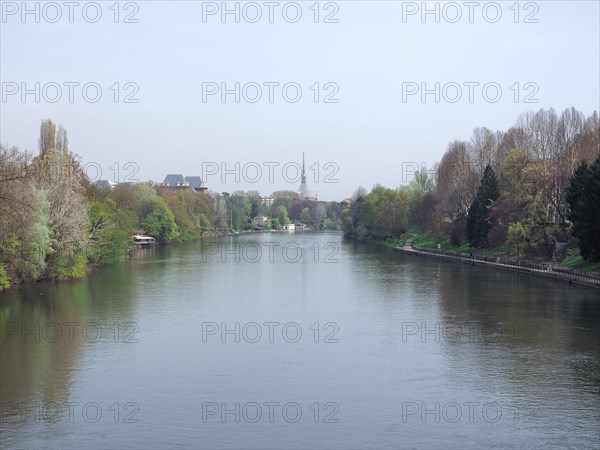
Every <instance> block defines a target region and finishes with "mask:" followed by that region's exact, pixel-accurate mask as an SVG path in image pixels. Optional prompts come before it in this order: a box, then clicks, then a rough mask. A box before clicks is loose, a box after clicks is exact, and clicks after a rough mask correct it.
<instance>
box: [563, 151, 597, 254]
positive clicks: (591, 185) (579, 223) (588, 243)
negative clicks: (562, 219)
mask: <svg viewBox="0 0 600 450" xmlns="http://www.w3.org/2000/svg"><path fill="white" fill-rule="evenodd" d="M567 203H568V205H569V215H568V217H569V220H570V221H571V222H573V235H574V236H575V237H576V238H577V239H579V249H580V252H581V256H583V258H584V259H586V260H589V261H593V262H597V261H600V208H599V207H598V205H600V156H598V157H597V158H596V160H595V161H594V162H593V163H592V165H591V166H588V165H587V164H586V163H585V162H582V163H581V165H580V166H579V167H578V168H577V170H575V173H574V174H573V177H572V178H571V181H570V183H569V186H568V188H567Z"/></svg>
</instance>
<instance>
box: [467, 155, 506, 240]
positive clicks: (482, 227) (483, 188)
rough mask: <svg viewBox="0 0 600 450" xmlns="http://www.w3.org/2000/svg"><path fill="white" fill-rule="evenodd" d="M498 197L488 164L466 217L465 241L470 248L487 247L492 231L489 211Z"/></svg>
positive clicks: (496, 185) (494, 179) (496, 186)
mask: <svg viewBox="0 0 600 450" xmlns="http://www.w3.org/2000/svg"><path fill="white" fill-rule="evenodd" d="M499 195H500V192H499V190H498V180H497V179H496V173H495V172H494V169H492V167H491V166H490V165H489V164H488V165H487V166H486V167H485V170H484V172H483V177H482V178H481V184H480V185H479V189H478V190H477V196H476V197H475V199H474V200H473V203H472V204H471V207H470V208H469V215H468V217H467V239H468V240H469V243H470V244H471V246H472V247H476V248H480V247H486V246H487V245H488V234H489V232H490V230H491V229H492V222H491V220H490V216H489V211H490V208H491V206H492V204H493V203H494V202H495V201H496V200H497V199H498V197H499Z"/></svg>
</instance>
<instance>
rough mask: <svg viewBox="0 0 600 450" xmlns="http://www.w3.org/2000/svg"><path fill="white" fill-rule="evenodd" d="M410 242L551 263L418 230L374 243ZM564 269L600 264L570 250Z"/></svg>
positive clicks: (595, 268)
mask: <svg viewBox="0 0 600 450" xmlns="http://www.w3.org/2000/svg"><path fill="white" fill-rule="evenodd" d="M407 241H409V242H411V243H412V245H413V246H415V247H422V248H430V249H437V248H438V244H439V246H440V249H441V250H446V251H450V252H457V253H472V254H474V255H478V256H492V257H498V256H501V257H506V258H511V259H524V260H527V261H532V262H538V263H550V262H552V261H551V260H544V259H540V258H535V259H533V258H518V257H517V255H515V254H513V253H511V252H510V249H509V246H508V245H507V244H503V245H501V246H500V247H495V248H487V249H476V248H472V247H471V246H469V244H468V243H463V244H462V245H454V244H453V243H452V242H451V241H450V238H440V237H438V236H436V235H435V234H434V233H430V232H419V231H416V230H413V231H410V232H408V233H406V234H405V235H403V236H402V237H400V238H399V239H385V240H378V241H374V242H377V244H379V245H382V246H385V247H390V248H393V247H403V246H404V245H405V244H406V242H407ZM559 264H560V265H561V266H563V267H569V268H573V269H585V270H591V271H594V272H600V263H590V262H588V261H585V260H584V259H583V258H582V257H581V254H580V253H579V249H578V248H574V249H569V251H568V252H567V256H566V257H565V259H563V260H562V261H561V262H560V263H559Z"/></svg>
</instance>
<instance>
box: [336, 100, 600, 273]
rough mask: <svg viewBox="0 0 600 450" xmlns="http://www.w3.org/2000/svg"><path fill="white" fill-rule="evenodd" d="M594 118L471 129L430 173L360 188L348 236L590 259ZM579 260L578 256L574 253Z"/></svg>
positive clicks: (596, 239) (544, 118)
mask: <svg viewBox="0 0 600 450" xmlns="http://www.w3.org/2000/svg"><path fill="white" fill-rule="evenodd" d="M599 158H600V120H599V117H598V113H597V112H594V113H593V114H592V115H590V116H587V117H586V116H585V115H584V114H583V113H582V112H580V111H577V110H576V109H575V108H568V109H565V110H564V111H562V112H561V113H560V114H558V113H557V112H556V111H554V109H549V110H545V109H541V110H539V111H538V112H535V113H534V112H528V113H526V114H523V115H522V116H521V117H519V118H518V120H517V121H516V123H515V125H514V126H513V127H511V128H510V129H508V130H507V131H492V130H490V129H488V128H475V129H474V130H473V134H472V135H471V137H470V139H469V141H460V140H457V141H453V142H451V143H450V144H449V145H448V148H447V150H446V152H445V153H444V155H443V156H442V158H441V160H440V162H439V163H438V164H437V165H436V167H435V169H434V170H432V171H430V172H426V171H425V170H421V171H419V172H418V173H417V174H416V175H415V177H414V179H413V180H412V181H411V182H410V183H409V184H408V185H403V186H400V187H398V188H386V187H383V186H379V185H377V186H375V187H374V188H373V189H372V190H371V192H369V193H368V194H367V193H366V191H365V190H364V189H363V188H359V189H358V190H357V191H356V192H355V194H354V195H353V197H352V200H353V201H352V204H351V205H350V207H349V208H347V209H345V210H344V229H345V233H346V235H348V236H350V237H353V238H358V239H375V240H383V241H388V243H389V244H390V245H398V243H399V242H402V240H403V239H406V237H408V236H411V238H412V239H413V243H415V244H417V245H421V246H425V247H437V245H438V244H439V245H440V246H441V248H443V249H460V250H461V251H472V252H483V253H485V252H487V253H490V254H497V255H509V256H512V257H519V258H527V259H532V260H540V261H550V260H552V259H554V260H555V261H561V260H563V259H564V258H565V256H567V259H566V260H565V261H571V262H573V263H575V262H578V261H579V262H580V260H581V257H583V258H584V259H586V260H588V261H590V262H597V261H599V260H600V258H599V256H598V252H599V251H600V250H598V247H599V245H600V229H599V227H600V216H599V215H598V211H599V208H598V206H597V205H599V204H600V194H599V184H600V171H599V170H600V169H599V165H600V162H599V161H600V160H599ZM578 248H579V249H580V254H581V257H579V251H578Z"/></svg>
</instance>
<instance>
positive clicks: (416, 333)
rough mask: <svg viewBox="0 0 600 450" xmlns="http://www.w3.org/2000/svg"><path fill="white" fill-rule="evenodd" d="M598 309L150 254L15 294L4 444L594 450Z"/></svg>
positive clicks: (328, 236)
mask: <svg viewBox="0 0 600 450" xmlns="http://www.w3.org/2000/svg"><path fill="white" fill-rule="evenodd" d="M286 246H287V247H286ZM284 248H286V251H285V252H284V251H283V249H284ZM257 249H258V250H257ZM298 249H300V250H301V253H299V254H300V255H301V257H300V258H299V259H298V258H296V256H297V255H298V253H296V252H297V250H298ZM261 252H262V253H261ZM286 252H287V253H286ZM599 300H600V299H599V296H598V294H597V292H594V291H592V290H588V289H584V288H578V287H572V286H568V285H566V284H560V283H557V282H554V281H552V280H546V279H541V278H531V277H529V276H525V275H520V274H515V273H509V272H495V271H493V270H490V269H486V268H481V267H473V266H469V265H461V264H453V263H447V262H443V261H437V260H428V259H422V258H420V257H414V256H406V255H402V254H399V253H395V252H391V251H389V250H384V249H379V248H373V247H367V246H364V245H362V244H359V243H356V242H352V241H346V240H344V239H342V237H341V235H339V234H337V233H296V234H253V235H242V236H236V237H227V238H222V239H215V240H213V241H205V242H192V243H186V244H182V245H176V246H169V247H159V248H153V249H147V250H144V251H142V252H140V253H138V254H136V258H135V259H134V260H133V261H131V262H129V263H127V264H120V265H116V266H113V267H109V268H106V269H103V270H99V271H97V272H95V273H93V274H92V275H91V276H90V277H88V278H86V279H84V280H80V281H77V282H73V283H63V284H55V283H39V284H36V285H33V286H28V287H26V288H23V289H21V290H17V291H11V292H9V293H4V294H2V298H1V300H0V319H1V323H2V342H1V343H0V346H1V347H0V350H1V361H0V375H1V379H2V382H1V383H0V397H1V401H2V421H1V423H0V431H1V432H2V433H1V436H2V438H1V440H2V446H3V447H6V448H13V447H61V448H82V447H87V448H100V447H103V448H105V447H120V448H121V447H126V448H143V447H146V448H147V447H152V448H156V447H161V448H162V447H194V448H197V447H211V448H214V447H230V448H239V447H245V448H247V447H250V448H258V447H261V448H265V447H266V448H269V447H271V448H281V447H288V448H298V447H320V448H322V447H336V448H339V447H352V448H364V447H381V446H386V447H392V446H393V447H402V448H405V447H411V448H433V447H436V448H447V447H472V448H488V447H536V448H547V447H552V446H570V447H580V446H582V447H597V444H598V440H599V438H600V436H599V431H598V430H599V428H600V427H599V426H600V417H599V416H598V411H599V410H600V408H599V407H600V400H599V398H600V397H599V396H598V388H599V387H600V379H599V378H598V373H600V355H599V346H598V343H599V342H598V338H599V335H598V332H599V330H600V314H599V312H600V301H599ZM298 412H300V416H299V415H298ZM98 413H100V414H98Z"/></svg>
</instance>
